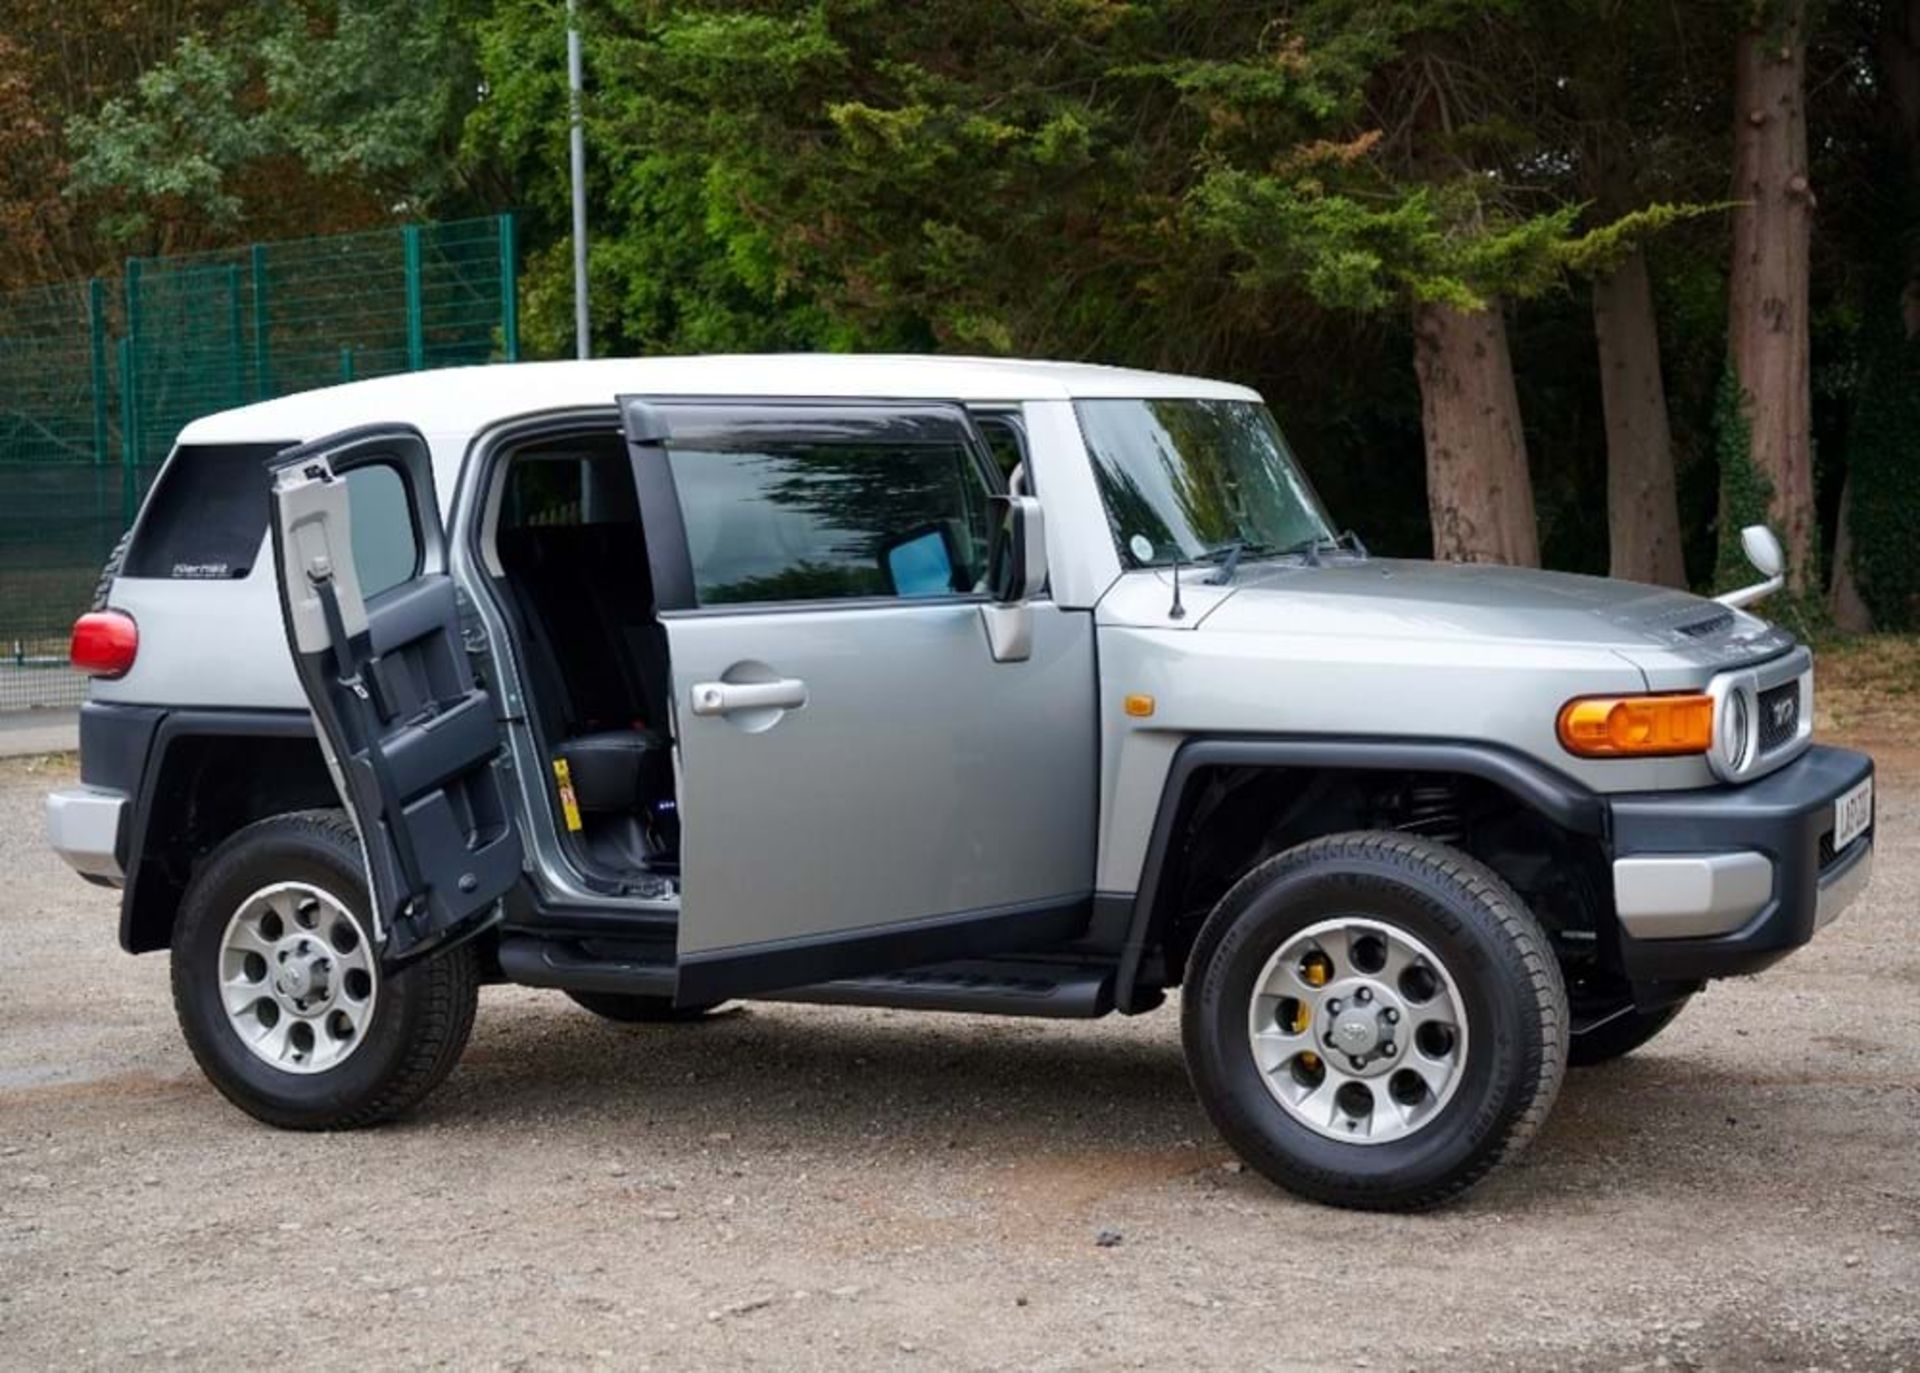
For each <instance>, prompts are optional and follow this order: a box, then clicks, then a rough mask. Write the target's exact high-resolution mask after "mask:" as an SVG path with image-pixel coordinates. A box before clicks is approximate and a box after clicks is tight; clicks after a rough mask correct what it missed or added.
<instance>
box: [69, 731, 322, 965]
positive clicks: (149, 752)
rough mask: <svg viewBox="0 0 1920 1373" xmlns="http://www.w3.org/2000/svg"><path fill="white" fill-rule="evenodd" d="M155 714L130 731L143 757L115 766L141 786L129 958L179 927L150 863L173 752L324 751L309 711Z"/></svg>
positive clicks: (131, 869)
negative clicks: (293, 746)
mask: <svg viewBox="0 0 1920 1373" xmlns="http://www.w3.org/2000/svg"><path fill="white" fill-rule="evenodd" d="M90 709H92V707H90ZM107 709H114V708H113V707H107ZM134 709H136V710H137V709H138V708H137V707H136V708H134ZM154 713H155V715H157V717H158V718H157V719H155V720H153V721H152V723H151V724H149V725H147V727H146V728H145V729H140V728H138V727H137V726H136V727H135V728H133V729H131V730H128V731H126V733H127V736H128V741H129V742H135V741H137V743H138V744H143V745H144V750H143V752H142V753H141V755H140V756H138V757H124V758H121V759H118V760H116V765H115V766H116V770H120V771H121V772H122V775H126V776H127V777H128V780H129V781H132V780H133V779H134V778H135V777H137V779H138V783H137V786H135V787H133V788H132V789H131V794H130V796H129V804H128V808H127V816H126V819H125V821H124V822H123V823H122V825H121V828H120V845H121V846H122V848H123V850H124V852H122V853H120V854H119V855H118V856H119V859H120V870H121V871H122V872H123V873H125V874H126V885H125V887H124V889H123V890H122V892H121V895H120V947H121V948H123V949H125V950H126V951H127V952H128V953H147V952H150V951H152V950H154V949H160V948H165V947H166V940H165V939H164V938H156V935H155V931H156V930H157V929H159V930H164V929H170V928H171V926H172V923H173V911H172V897H173V895H174V893H173V892H172V890H171V888H170V887H169V884H167V883H166V882H164V881H162V880H161V879H160V874H158V873H156V872H154V871H152V870H151V865H149V864H148V863H147V862H146V861H145V859H146V856H147V848H148V844H147V836H148V833H149V831H150V830H151V828H152V823H153V819H154V808H155V805H156V803H157V800H158V796H159V790H160V784H161V782H162V780H163V779H164V778H165V777H166V775H167V755H168V752H169V750H171V749H172V747H173V746H174V745H175V744H178V743H181V742H183V741H186V740H193V739H209V738H217V739H310V740H313V743H314V748H315V750H316V752H317V751H318V749H319V747H320V744H319V737H318V736H317V735H316V734H315V733H314V728H313V717H312V716H311V715H309V714H307V712H305V711H298V710H253V709H247V710H223V709H217V708H214V709H200V710H192V709H189V710H174V711H165V710H155V712H154ZM91 743H92V739H88V740H86V741H85V742H83V747H82V757H83V758H85V759H86V760H87V762H88V763H89V764H93V763H94V761H95V760H94V758H93V757H92V749H91V748H90V747H89V746H90V745H91ZM90 770H91V769H90ZM163 917H164V918H163Z"/></svg>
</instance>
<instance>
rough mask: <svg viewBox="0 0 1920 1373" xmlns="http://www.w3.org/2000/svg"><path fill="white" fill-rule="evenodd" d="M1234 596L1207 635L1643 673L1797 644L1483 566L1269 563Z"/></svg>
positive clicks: (1561, 576)
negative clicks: (1590, 663)
mask: <svg viewBox="0 0 1920 1373" xmlns="http://www.w3.org/2000/svg"><path fill="white" fill-rule="evenodd" d="M1221 589H1222V590H1229V588H1221ZM1230 590H1231V592H1232V594H1230V595H1227V596H1225V597H1224V598H1222V599H1221V600H1220V601H1219V602H1218V603H1217V604H1216V605H1215V606H1214V607H1213V608H1212V609H1211V610H1210V611H1209V612H1208V613H1207V614H1206V615H1205V617H1204V619H1202V620H1201V621H1200V623H1199V625H1198V626H1197V627H1198V628H1199V629H1201V630H1203V631H1207V632H1224V633H1230V634H1231V633H1258V632H1273V633H1285V634H1307V635H1315V636H1322V637H1330V638H1339V637H1356V638H1358V637H1365V638H1371V639H1420V640H1429V641H1432V640H1458V641H1478V642H1512V641H1526V642H1531V643H1562V644H1581V645H1586V646H1590V647H1599V648H1608V649H1613V650H1615V651H1617V652H1619V653H1620V654H1621V655H1622V656H1623V657H1625V658H1627V659H1628V660H1629V661H1632V662H1634V663H1635V665H1636V666H1639V667H1642V668H1647V667H1649V666H1651V665H1654V664H1655V663H1657V664H1658V665H1659V666H1663V667H1665V666H1672V665H1675V664H1676V661H1682V662H1686V663H1689V664H1693V665H1698V666H1703V667H1721V666H1727V665H1731V664H1735V663H1742V662H1751V661H1756V660H1758V659H1760V658H1767V657H1772V656H1774V655H1775V654H1778V653H1781V652H1784V651H1785V650H1786V649H1787V648H1789V647H1791V646H1792V643H1793V638H1792V636H1791V635H1789V634H1787V633H1786V632H1784V631H1782V630H1779V629H1776V628H1774V627H1773V626H1771V625H1769V624H1767V623H1766V622H1765V621H1763V620H1760V619H1758V618H1757V617H1755V616H1752V615H1749V614H1746V613H1745V612H1742V611H1737V610H1729V609H1728V608H1727V607H1725V606H1722V605H1719V604H1716V603H1715V602H1713V601H1710V600H1706V599H1704V598H1702V597H1699V596H1694V595H1691V594H1689V593H1687V592H1684V591H1674V590H1671V589H1668V588H1665V587H1654V586H1643V585H1641V584H1639V583H1637V582H1623V581H1614V580H1612V579H1610V578H1605V577H1580V576H1574V575H1572V574H1570V573H1564V572H1540V571H1536V570H1533V569H1531V568H1520V567H1501V566H1496V565H1493V564H1487V563H1432V562H1414V561H1409V560H1403V559H1397V558H1369V559H1365V560H1361V559H1347V558H1340V559H1334V560H1329V561H1327V562H1325V563H1323V564H1322V565H1320V566H1318V567H1312V566H1307V565H1304V564H1298V563H1263V564H1256V565H1251V566H1246V567H1243V568H1242V569H1241V572H1240V576H1239V577H1238V578H1237V579H1236V580H1235V582H1234V584H1233V586H1232V587H1231V588H1230Z"/></svg>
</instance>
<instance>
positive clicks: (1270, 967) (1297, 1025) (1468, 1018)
mask: <svg viewBox="0 0 1920 1373" xmlns="http://www.w3.org/2000/svg"><path fill="white" fill-rule="evenodd" d="M1181 1021H1182V1025H1181V1028H1182V1032H1183V1038H1184V1040H1185V1043H1186V1050H1187V1062H1188V1067H1189V1071H1190V1072H1191V1074H1192V1076H1193V1079H1194V1083H1195V1086H1196V1088H1197V1089H1198V1091H1199V1095H1200V1100H1201V1103H1202V1104H1203V1105H1204V1106H1205V1107H1206V1110H1207V1112H1208V1114H1209V1115H1210V1116H1212V1118H1213V1120H1214V1123H1215V1124H1216V1125H1217V1126H1218V1127H1219V1129H1220V1132H1221V1134H1223V1135H1224V1136H1226V1138H1227V1141H1228V1142H1229V1143H1230V1144H1232V1145H1233V1147H1234V1148H1235V1149H1236V1150H1237V1151H1238V1152H1239V1153H1240V1154H1241V1156H1242V1157H1244V1158H1245V1159H1246V1160H1247V1162H1248V1163H1250V1164H1252V1165H1253V1166H1254V1167H1255V1168H1257V1169H1259V1170H1260V1171H1261V1172H1262V1173H1264V1174H1265V1175H1266V1176H1267V1177H1268V1178H1270V1179H1272V1180H1273V1181H1274V1182H1277V1183H1279V1184H1280V1185H1281V1186H1282V1187H1285V1188H1287V1189H1288V1190H1290V1191H1293V1192H1297V1193H1299V1194H1300V1195H1302V1196H1305V1197H1308V1198H1311V1199H1313V1200H1315V1201H1322V1202H1327V1203H1331V1204H1333V1205H1337V1206H1350V1207H1359V1208H1364V1209H1371V1210H1418V1209H1422V1208H1425V1207H1430V1206H1435V1205H1438V1204H1440V1203H1442V1202H1444V1201H1446V1200H1448V1199H1450V1198H1452V1197H1454V1196H1456V1195H1458V1194H1459V1193H1460V1192H1463V1191H1465V1190H1466V1189H1467V1188H1468V1187H1470V1186H1472V1185H1473V1184H1474V1183H1475V1182H1477V1181H1478V1180H1479V1179H1480V1178H1481V1177H1483V1176H1485V1174H1486V1173H1487V1172H1489V1171H1490V1170H1491V1169H1492V1168H1493V1167H1494V1166H1495V1165H1497V1164H1498V1163H1500V1162H1501V1161H1502V1160H1503V1159H1505V1158H1508V1157H1511V1156H1512V1155H1513V1154H1514V1153H1516V1152H1518V1150H1519V1149H1520V1148H1521V1147H1522V1146H1523V1145H1524V1144H1525V1143H1526V1141H1527V1140H1528V1139H1529V1138H1530V1137H1531V1136H1532V1135H1533V1133H1534V1131H1535V1130H1537V1129H1538V1128H1539V1125H1540V1123H1541V1121H1543V1120H1544V1119H1545V1118H1546V1114H1547V1111H1548V1109H1549V1108H1550V1107H1551V1105H1552V1103H1553V1099H1554V1096H1555V1094H1556V1092H1557V1091H1558V1089H1559V1085H1560V1079H1561V1077H1562V1075H1563V1072H1564V1068H1565V1065H1566V1054H1567V1001H1566V990H1565V988H1564V987H1563V985H1562V984H1561V980H1560V971H1559V967H1558V965H1557V964H1556V962H1555V961H1554V958H1553V955H1552V952H1551V950H1550V948H1549V946H1548V943H1547V939H1546V936H1545V934H1544V933H1543V932H1542V931H1541V929H1540V927H1539V925H1538V924H1537V923H1536V922H1535V921H1534V919H1533V917H1532V916H1531V915H1530V914H1529V913H1528V912H1527V910H1526V908H1525V907H1524V906H1523V905H1522V904H1521V902H1520V899H1519V898H1518V897H1517V896H1515V895H1514V893H1513V891H1512V889H1511V888H1509V887H1508V886H1507V885H1506V883H1504V882H1503V881H1501V880H1500V878H1499V877H1498V876H1496V875H1495V874H1494V873H1493V872H1492V871H1491V870H1490V869H1488V868H1486V867H1484V866H1483V865H1481V864H1480V863H1478V862H1476V861H1474V860H1473V859H1471V858H1469V857H1467V856H1466V855H1465V854H1462V853H1459V852H1458V851H1456V850H1453V849H1449V848H1447V847H1445V846H1444V845H1440V844H1436V843H1433V842H1431V841H1429V840H1425V839H1420V838H1416V837H1414V836H1411V835H1405V834H1390V833H1359V834H1343V835H1334V836H1331V837H1329V838H1325V839H1319V840H1315V841H1313V842H1311V843H1308V844H1303V845H1301V846H1300V847H1298V848H1296V849H1292V850H1289V851H1288V852H1286V853H1284V854H1281V855H1280V856H1279V857H1277V858H1273V859H1270V860H1268V861H1267V862H1265V863H1263V864H1261V865H1260V866H1259V867H1257V868H1255V869H1254V870H1253V871H1252V872H1250V873H1248V874H1247V876H1246V877H1244V878H1242V879H1241V881H1240V882H1239V883H1237V884H1236V885H1235V886H1234V888H1233V889H1232V890H1231V891H1229V892H1228V893H1227V895H1226V896H1225V897H1223V898H1222V899H1221V901H1220V904H1219V905H1218V906H1216V907H1215V908H1214V911H1213V913H1212V914H1211V915H1210V916H1209V917H1208V919H1207V922H1206V924H1205V926H1204V927H1203V928H1202V929H1201V932H1200V936H1199V938H1198V939H1197V940H1196V941H1195V944H1194V948H1193V952H1192V955H1191V957H1190V960H1189V964H1188V974H1187V981H1186V990H1185V992H1184V993H1183V996H1182V1013H1181Z"/></svg>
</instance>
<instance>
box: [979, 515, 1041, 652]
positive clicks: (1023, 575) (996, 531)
mask: <svg viewBox="0 0 1920 1373" xmlns="http://www.w3.org/2000/svg"><path fill="white" fill-rule="evenodd" d="M993 514H994V521H993V538H992V541H991V543H990V544H989V545H988V548H987V588H986V589H987V594H988V595H990V596H992V597H993V601H992V603H991V604H989V605H983V606H981V607H980V618H981V621H982V622H983V623H984V624H985V625H986V628H987V648H988V650H989V651H990V652H992V654H993V660H994V661H995V662H996V663H1024V662H1025V661H1026V660H1027V659H1029V658H1031V657H1032V656H1033V606H1032V604H1031V602H1032V600H1033V598H1034V597H1035V596H1038V595H1039V594H1040V592H1041V591H1042V590H1044V589H1045V587H1046V585H1047V535H1046V525H1045V516H1044V515H1042V514H1041V511H1040V502H1039V501H1038V500H1036V499H1035V498H1034V497H1032V496H995V497H994V498H993Z"/></svg>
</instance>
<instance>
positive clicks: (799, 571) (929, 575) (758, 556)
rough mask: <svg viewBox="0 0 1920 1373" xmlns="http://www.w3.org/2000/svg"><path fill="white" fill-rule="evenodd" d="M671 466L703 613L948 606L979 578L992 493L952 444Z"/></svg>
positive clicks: (683, 456) (797, 447) (742, 455)
mask: <svg viewBox="0 0 1920 1373" xmlns="http://www.w3.org/2000/svg"><path fill="white" fill-rule="evenodd" d="M668 456H669V461H670V462H671V463H672V467H673V482H674V487H675V489H676V491H677V492H678V494H679V497H680V506H681V511H682V515H683V518H684V519H685V522H686V530H687V548H688V553H689V555H690V556H691V559H692V562H693V580H694V594H695V596H696V597H697V598H698V601H699V603H700V604H701V605H703V606H709V605H731V604H740V603H751V602H762V603H765V602H777V601H829V600H845V599H851V598H862V597H876V596H877V597H903V598H908V597H928V596H952V595H956V594H964V593H966V592H969V591H971V590H973V588H974V584H975V582H976V581H977V580H978V579H979V577H980V576H981V575H982V572H983V571H984V568H985V562H986V547H987V495H988V493H987V488H986V484H985V481H984V480H983V478H982V475H981V471H980V467H979V465H978V463H977V462H976V461H975V459H974V455H973V452H972V450H971V449H970V448H969V447H968V446H967V445H966V444H965V442H964V441H962V440H961V439H959V438H957V437H956V438H955V439H954V440H952V441H949V442H937V441H935V442H925V441H922V442H906V441H894V440H887V439H879V440H876V441H872V442H863V441H861V440H859V439H857V438H848V439H824V438H823V439H805V438H800V439H795V440H791V441H784V442H783V441H777V440H776V441H771V442H762V443H757V444H755V445H753V446H752V447H750V448H744V449H742V450H734V451H726V450H717V449H702V448H699V447H694V446H689V447H685V448H682V447H673V448H670V449H669V454H668Z"/></svg>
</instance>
